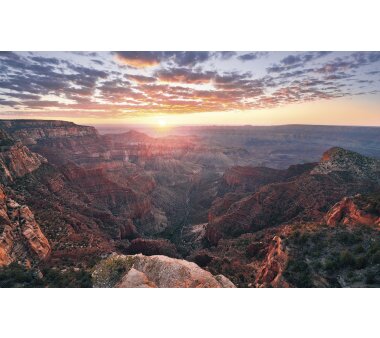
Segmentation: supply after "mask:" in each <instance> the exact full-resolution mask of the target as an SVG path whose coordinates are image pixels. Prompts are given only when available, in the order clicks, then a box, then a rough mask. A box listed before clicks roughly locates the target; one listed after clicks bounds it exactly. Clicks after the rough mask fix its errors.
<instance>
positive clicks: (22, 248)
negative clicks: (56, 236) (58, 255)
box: [0, 188, 51, 266]
mask: <svg viewBox="0 0 380 338" xmlns="http://www.w3.org/2000/svg"><path fill="white" fill-rule="evenodd" d="M0 218H1V219H0V223H1V224H0V226H1V228H2V229H3V231H2V234H1V235H0V266H4V265H8V264H10V263H12V262H13V261H20V262H23V263H24V264H27V265H30V263H31V262H33V261H41V260H45V259H46V258H47V257H48V256H49V254H50V252H51V247H50V244H49V242H48V240H47V238H46V237H45V235H44V234H43V232H42V231H41V229H40V227H39V225H38V223H37V222H36V220H35V219H34V215H33V213H32V212H31V210H30V209H29V208H28V207H27V206H26V205H19V204H18V203H17V202H16V201H14V200H12V199H10V198H7V196H6V194H5V193H4V191H3V189H1V188H0Z"/></svg>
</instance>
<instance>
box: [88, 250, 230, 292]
mask: <svg viewBox="0 0 380 338" xmlns="http://www.w3.org/2000/svg"><path fill="white" fill-rule="evenodd" d="M92 278H93V282H94V286H95V287H121V288H132V287H137V288H146V287H158V288H221V287H223V288H233V287H235V286H234V284H233V283H232V282H231V281H229V280H228V279H227V278H226V277H224V276H213V275H212V274H211V273H210V272H208V271H206V270H203V269H201V268H200V267H199V266H198V265H196V264H195V263H192V262H188V261H185V260H182V259H175V258H169V257H167V256H149V257H148V256H144V255H141V254H138V255H134V256H123V255H115V254H114V255H111V256H110V257H108V258H107V259H105V260H104V261H102V262H100V263H99V264H98V265H97V266H96V267H95V270H94V272H93V274H92Z"/></svg>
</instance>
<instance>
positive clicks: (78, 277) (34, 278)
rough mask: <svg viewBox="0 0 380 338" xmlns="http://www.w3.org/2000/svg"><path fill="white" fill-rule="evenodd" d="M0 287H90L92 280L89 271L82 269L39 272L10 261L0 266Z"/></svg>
mask: <svg viewBox="0 0 380 338" xmlns="http://www.w3.org/2000/svg"><path fill="white" fill-rule="evenodd" d="M0 287H2V288H17V287H23V288H38V287H47V288H91V287H92V280H91V275H90V274H89V272H87V271H85V270H82V269H81V270H74V269H72V268H71V269H64V270H56V269H44V270H43V271H42V272H41V271H39V270H35V269H27V268H25V267H24V266H22V265H20V264H18V263H12V264H10V265H8V266H7V267H2V268H0Z"/></svg>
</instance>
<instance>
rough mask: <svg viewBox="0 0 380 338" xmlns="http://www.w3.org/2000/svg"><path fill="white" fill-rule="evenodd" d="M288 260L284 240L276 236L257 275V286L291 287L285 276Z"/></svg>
mask: <svg viewBox="0 0 380 338" xmlns="http://www.w3.org/2000/svg"><path fill="white" fill-rule="evenodd" d="M287 262H288V254H287V253H286V251H285V249H284V246H283V243H282V240H281V238H280V237H278V236H275V237H274V238H273V240H272V242H271V244H270V246H269V249H268V254H267V257H266V258H265V259H264V263H263V265H262V267H261V268H260V269H259V271H258V274H257V277H256V282H255V284H256V287H275V288H278V287H289V284H288V283H287V282H286V281H285V280H284V278H283V272H284V271H285V269H286V265H287Z"/></svg>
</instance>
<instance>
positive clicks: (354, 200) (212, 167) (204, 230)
mask: <svg viewBox="0 0 380 338" xmlns="http://www.w3.org/2000/svg"><path fill="white" fill-rule="evenodd" d="M98 129H99V130H98ZM379 158H380V128H370V127H368V128H365V127H356V128H355V127H329V126H278V127H250V126H243V127H179V128H175V129H173V130H170V131H167V132H163V133H162V134H160V135H157V133H154V132H152V133H146V132H143V131H141V130H126V131H125V130H120V131H119V130H117V131H116V132H113V133H102V129H101V128H95V127H90V126H81V125H77V124H74V123H72V122H64V121H43V120H1V121H0V266H1V268H0V285H4V286H30V285H32V286H45V287H56V286H58V287H88V286H94V287H101V286H106V287H235V286H236V287H347V286H367V287H368V286H380V279H379V278H378V276H379V275H380V236H379V231H380V228H379V225H380V221H379V220H380V160H379ZM16 270H17V273H18V275H20V274H21V275H23V276H24V275H25V276H28V278H26V277H25V278H24V280H22V281H20V278H19V280H14V278H13V277H12V276H13V275H12V271H16ZM20 271H21V272H20ZM104 271H106V272H104ZM162 274H165V275H166V276H167V277H166V279H163V277H162ZM2 276H3V277H2ZM99 276H101V278H100V277H99ZM12 278H13V279H12ZM2 279H3V281H4V282H2ZM21 279H22V278H21ZM110 279H112V281H110ZM2 283H3V284H2ZM33 283H34V284H33Z"/></svg>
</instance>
